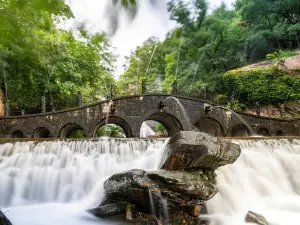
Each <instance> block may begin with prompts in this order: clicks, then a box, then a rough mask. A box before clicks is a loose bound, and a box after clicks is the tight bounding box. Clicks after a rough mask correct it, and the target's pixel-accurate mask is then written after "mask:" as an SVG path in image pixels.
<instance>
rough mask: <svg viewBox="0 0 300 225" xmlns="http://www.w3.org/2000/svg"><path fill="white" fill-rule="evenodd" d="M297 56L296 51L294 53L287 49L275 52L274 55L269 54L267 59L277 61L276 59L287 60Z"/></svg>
mask: <svg viewBox="0 0 300 225" xmlns="http://www.w3.org/2000/svg"><path fill="white" fill-rule="evenodd" d="M295 54H296V52H295V51H292V50H289V49H286V50H282V49H280V50H279V51H278V52H273V53H269V54H267V56H266V58H267V59H276V58H279V59H285V58H287V57H291V56H294V55H295Z"/></svg>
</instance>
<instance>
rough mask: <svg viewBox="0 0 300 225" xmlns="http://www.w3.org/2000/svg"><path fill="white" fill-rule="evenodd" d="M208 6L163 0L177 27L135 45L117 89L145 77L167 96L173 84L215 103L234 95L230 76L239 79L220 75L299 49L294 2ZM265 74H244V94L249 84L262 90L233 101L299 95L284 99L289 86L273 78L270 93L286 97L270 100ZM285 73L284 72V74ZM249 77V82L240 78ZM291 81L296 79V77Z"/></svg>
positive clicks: (299, 16)
mask: <svg viewBox="0 0 300 225" xmlns="http://www.w3.org/2000/svg"><path fill="white" fill-rule="evenodd" d="M208 3H209V2H208V1H206V0H193V1H182V0H170V1H168V10H169V13H170V18H171V19H172V20H174V21H175V22H176V23H177V26H176V28H174V29H173V30H172V31H170V32H169V33H168V35H167V36H166V38H165V39H164V40H163V41H161V42H159V41H156V42H154V40H155V38H153V37H152V38H150V39H149V40H147V41H145V43H144V44H143V45H142V46H139V47H137V49H136V51H135V52H133V53H132V54H131V56H130V57H129V59H128V60H127V65H126V66H127V67H126V70H125V73H124V74H122V75H121V77H120V81H119V84H120V85H121V86H122V90H125V89H126V86H127V89H128V86H129V85H131V87H132V84H133V83H134V81H140V80H141V79H145V80H146V81H147V83H148V84H152V82H153V81H155V80H156V79H157V80H160V81H161V82H162V85H161V88H162V91H164V92H168V93H170V91H171V89H172V85H171V84H172V83H173V82H174V81H175V80H176V81H177V83H178V89H179V94H184V95H189V96H196V97H200V98H204V97H205V98H208V99H209V100H212V101H217V102H218V101H219V99H224V98H228V97H229V95H231V94H232V93H236V92H235V88H237V87H233V86H230V85H229V86H228V85H227V84H228V83H226V82H227V81H228V79H229V77H230V79H237V81H236V82H234V83H235V84H240V81H241V77H239V76H228V74H226V75H225V76H224V74H225V73H226V72H227V71H230V70H233V69H236V68H239V67H242V66H244V65H247V64H250V63H253V62H257V61H260V60H265V59H266V55H268V54H271V55H272V54H273V53H274V52H276V51H279V50H281V52H284V51H287V52H290V50H293V49H297V48H299V47H300V42H299V40H300V30H299V25H300V8H299V7H300V4H299V1H298V0H237V1H236V4H235V7H234V8H233V9H231V8H227V7H226V5H225V4H222V5H221V6H220V7H218V8H216V9H215V10H213V11H212V12H209V10H208ZM154 46H156V49H155V48H154ZM154 50H155V51H154ZM152 55H153V58H152V61H151V60H150V59H151V56H152ZM148 65H150V66H149V68H148ZM146 68H148V69H146ZM260 72H261V74H259V73H260ZM271 72H272V73H274V75H275V76H276V75H278V76H279V74H281V75H280V77H282V76H283V75H282V73H279V72H276V71H275V70H271ZM269 73H270V71H267V72H266V71H263V70H260V71H256V72H255V73H249V74H250V75H249V74H248V75H247V76H243V79H244V80H243V82H245V83H247V85H249V90H248V91H249V93H250V92H251V85H252V86H253V83H252V82H254V83H255V82H258V83H260V85H263V86H262V87H261V88H264V91H266V92H264V93H263V94H260V96H259V97H258V96H256V97H251V96H252V95H250V94H239V95H238V96H236V98H239V100H240V101H241V102H245V103H247V104H253V102H255V101H262V102H265V103H267V102H269V103H270V102H274V101H279V102H284V101H286V100H293V99H296V98H299V96H298V95H293V97H292V96H291V95H289V92H290V89H291V84H290V82H288V83H286V84H284V85H286V86H284V85H282V83H281V81H282V79H281V78H280V79H279V78H278V82H277V83H276V84H274V85H273V87H272V88H273V89H276V91H275V92H274V93H278V92H281V93H282V94H281V95H282V96H285V97H282V98H281V97H280V98H278V97H276V98H275V97H274V96H275V95H276V94H275V95H274V96H273V97H274V99H273V100H272V99H271V98H272V97H270V96H269V95H267V90H268V87H269V85H270V84H269V76H268V74H269ZM234 74H235V73H234ZM258 74H259V75H258ZM288 74H289V73H288V72H284V75H287V76H288ZM231 75H232V74H231ZM249 76H251V79H250V80H249V79H247V78H245V77H249ZM291 76H293V74H292V75H291ZM266 77H268V78H266ZM283 77H285V76H283ZM291 79H292V80H293V79H299V78H298V77H297V76H296V77H294V78H291ZM139 83H140V82H139ZM245 85H246V84H245ZM296 86H297V85H296ZM253 87H254V86H253ZM293 87H294V88H295V85H294V86H293ZM239 88H241V87H239ZM283 90H285V91H283ZM133 91H134V92H136V93H140V92H141V88H140V87H136V86H134V85H133ZM295 91H296V90H295ZM253 92H255V91H254V90H253ZM245 93H246V92H245ZM264 94H265V95H266V96H264ZM224 96H225V97H224ZM264 98H265V99H264ZM263 99H264V100H263ZM222 102H223V101H222Z"/></svg>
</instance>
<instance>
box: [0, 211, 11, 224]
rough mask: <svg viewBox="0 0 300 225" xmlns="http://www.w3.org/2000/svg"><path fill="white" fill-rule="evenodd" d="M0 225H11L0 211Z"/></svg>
mask: <svg viewBox="0 0 300 225" xmlns="http://www.w3.org/2000/svg"><path fill="white" fill-rule="evenodd" d="M0 225H12V223H11V222H10V221H9V219H8V218H7V217H6V216H5V215H4V213H3V212H2V211H1V210H0Z"/></svg>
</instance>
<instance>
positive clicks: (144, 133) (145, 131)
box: [140, 122, 155, 138]
mask: <svg viewBox="0 0 300 225" xmlns="http://www.w3.org/2000/svg"><path fill="white" fill-rule="evenodd" d="M154 135H155V131H154V130H152V128H151V127H149V126H148V125H147V123H146V122H144V123H143V124H142V126H141V131H140V137H141V138H147V137H151V136H154Z"/></svg>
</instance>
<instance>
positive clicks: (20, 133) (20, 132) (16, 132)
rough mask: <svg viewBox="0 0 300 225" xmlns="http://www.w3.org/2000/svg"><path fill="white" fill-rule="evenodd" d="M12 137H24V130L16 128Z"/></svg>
mask: <svg viewBox="0 0 300 225" xmlns="http://www.w3.org/2000/svg"><path fill="white" fill-rule="evenodd" d="M11 137H12V138H24V137H25V135H24V133H23V131H21V130H15V131H13V132H12V134H11Z"/></svg>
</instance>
